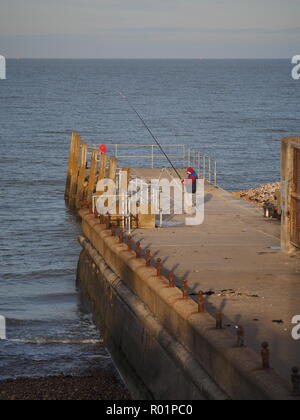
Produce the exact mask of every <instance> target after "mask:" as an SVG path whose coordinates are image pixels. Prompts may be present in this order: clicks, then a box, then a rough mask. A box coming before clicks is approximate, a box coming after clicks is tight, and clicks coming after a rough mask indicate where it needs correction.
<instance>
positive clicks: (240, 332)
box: [236, 325, 245, 347]
mask: <svg viewBox="0 0 300 420" xmlns="http://www.w3.org/2000/svg"><path fill="white" fill-rule="evenodd" d="M236 335H237V346H238V347H244V345H245V330H244V328H243V327H241V326H240V325H239V326H238V327H237V333H236Z"/></svg>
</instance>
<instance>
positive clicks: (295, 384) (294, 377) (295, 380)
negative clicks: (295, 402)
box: [291, 366, 300, 397]
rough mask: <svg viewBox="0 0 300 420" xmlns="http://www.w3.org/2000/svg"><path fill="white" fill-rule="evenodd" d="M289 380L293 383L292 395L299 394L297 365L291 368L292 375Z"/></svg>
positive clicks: (299, 380) (299, 382)
mask: <svg viewBox="0 0 300 420" xmlns="http://www.w3.org/2000/svg"><path fill="white" fill-rule="evenodd" d="M291 381H292V385H293V394H292V395H293V396H294V397H299V396H300V375H299V368H298V367H297V366H295V367H293V368H292V375H291Z"/></svg>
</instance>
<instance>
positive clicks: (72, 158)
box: [65, 132, 76, 201]
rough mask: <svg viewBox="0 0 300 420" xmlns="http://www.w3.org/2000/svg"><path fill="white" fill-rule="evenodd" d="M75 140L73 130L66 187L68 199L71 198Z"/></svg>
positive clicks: (66, 197)
mask: <svg viewBox="0 0 300 420" xmlns="http://www.w3.org/2000/svg"><path fill="white" fill-rule="evenodd" d="M75 140H76V133H74V132H73V133H72V135H71V142H70V152H69V163H68V172H67V180H66V189H65V200H66V201H68V200H69V196H70V186H71V175H72V162H73V160H74V151H75Z"/></svg>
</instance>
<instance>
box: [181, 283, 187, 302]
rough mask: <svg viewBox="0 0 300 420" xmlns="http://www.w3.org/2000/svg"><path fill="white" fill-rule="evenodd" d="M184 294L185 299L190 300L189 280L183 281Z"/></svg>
mask: <svg viewBox="0 0 300 420" xmlns="http://www.w3.org/2000/svg"><path fill="white" fill-rule="evenodd" d="M182 293H183V299H185V300H186V299H188V297H189V286H188V280H184V281H183V286H182Z"/></svg>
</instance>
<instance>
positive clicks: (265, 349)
mask: <svg viewBox="0 0 300 420" xmlns="http://www.w3.org/2000/svg"><path fill="white" fill-rule="evenodd" d="M261 358H262V368H263V369H265V370H267V369H270V350H269V343H267V342H266V341H265V342H263V343H262V345H261Z"/></svg>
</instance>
